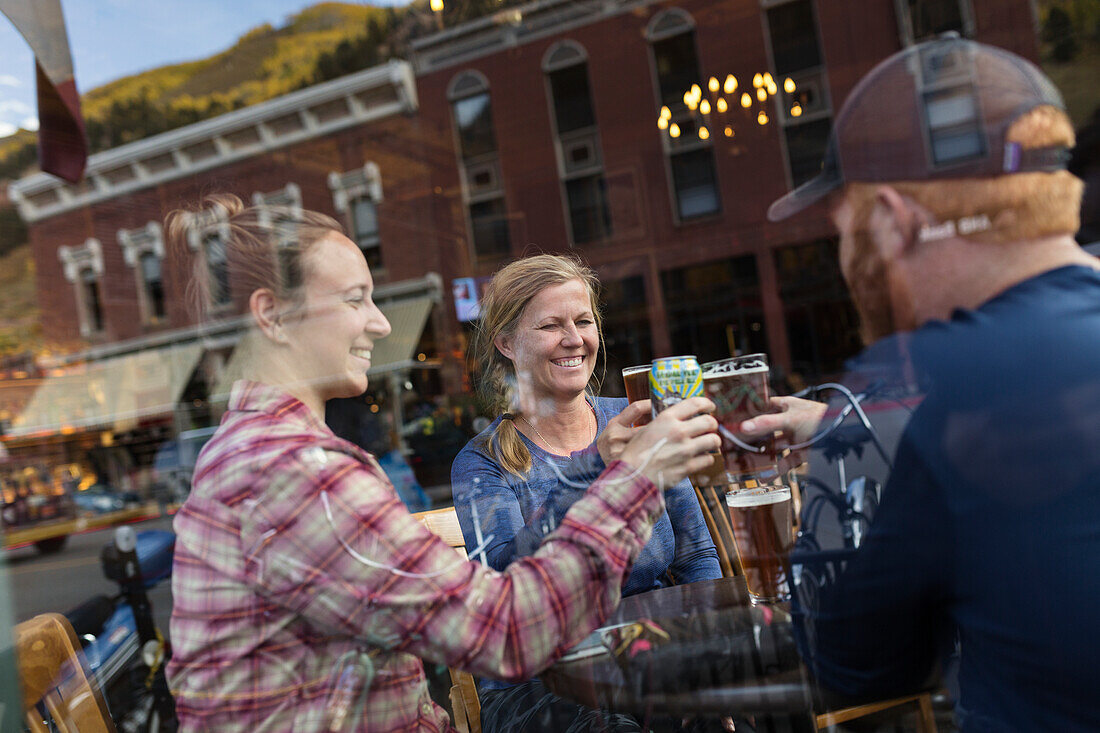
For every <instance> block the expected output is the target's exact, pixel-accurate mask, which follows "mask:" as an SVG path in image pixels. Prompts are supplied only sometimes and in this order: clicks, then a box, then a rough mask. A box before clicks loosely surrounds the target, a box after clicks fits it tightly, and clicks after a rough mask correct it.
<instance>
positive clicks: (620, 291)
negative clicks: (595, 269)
mask: <svg viewBox="0 0 1100 733" xmlns="http://www.w3.org/2000/svg"><path fill="white" fill-rule="evenodd" d="M601 294H602V296H603V306H602V308H601V309H600V312H601V313H602V314H603V338H604V348H605V351H606V353H607V377H606V378H605V379H604V389H603V393H604V394H607V395H614V396H616V397H622V396H624V395H623V390H622V380H621V379H620V374H621V372H622V370H623V369H624V368H625V367H630V366H637V365H638V364H644V363H646V362H648V361H650V360H651V359H652V358H653V356H652V354H653V336H652V334H651V332H650V325H649V310H648V306H647V298H646V291H645V278H643V277H642V276H641V275H634V276H632V277H625V278H622V279H620V280H603V281H602V282H601Z"/></svg>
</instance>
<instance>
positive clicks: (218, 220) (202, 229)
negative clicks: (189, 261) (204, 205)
mask: <svg viewBox="0 0 1100 733" xmlns="http://www.w3.org/2000/svg"><path fill="white" fill-rule="evenodd" d="M185 216H186V220H185V221H184V225H185V227H186V229H187V246H188V247H190V248H191V250H192V251H194V252H202V251H203V248H202V241H203V239H204V238H205V237H206V235H207V234H210V233H211V232H212V231H215V230H216V231H217V232H218V235H219V236H221V238H222V239H223V240H225V241H226V242H228V241H229V235H230V230H229V219H228V217H227V216H226V215H225V211H224V210H222V208H221V207H215V208H210V209H203V210H202V211H194V212H188V213H187V214H185Z"/></svg>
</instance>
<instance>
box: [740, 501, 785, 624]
mask: <svg viewBox="0 0 1100 733" xmlns="http://www.w3.org/2000/svg"><path fill="white" fill-rule="evenodd" d="M726 508H727V509H728V510H729V514H730V524H732V525H733V544H734V547H735V548H736V549H737V560H738V562H739V563H740V564H741V572H742V573H743V574H744V576H745V583H746V585H747V586H748V589H749V599H750V600H751V601H752V602H753V604H757V603H763V602H773V601H788V600H790V597H791V588H790V577H791V560H790V553H791V545H792V544H793V543H794V537H793V534H794V533H793V531H792V527H791V520H792V516H791V489H790V487H788V486H758V487H756V488H752V489H744V488H738V489H734V490H733V491H730V492H728V493H727V494H726Z"/></svg>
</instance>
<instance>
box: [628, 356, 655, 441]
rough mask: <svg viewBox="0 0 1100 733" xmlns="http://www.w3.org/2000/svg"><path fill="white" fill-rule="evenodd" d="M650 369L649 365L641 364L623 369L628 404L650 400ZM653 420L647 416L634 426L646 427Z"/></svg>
mask: <svg viewBox="0 0 1100 733" xmlns="http://www.w3.org/2000/svg"><path fill="white" fill-rule="evenodd" d="M649 368H650V365H649V364H639V365H638V366H632V367H627V368H626V369H623V386H624V387H626V401H627V402H637V401H638V400H648V399H649ZM651 419H652V418H651V417H650V416H649V415H645V416H644V417H641V418H639V419H638V421H637V422H636V423H634V425H635V426H639V425H645V424H646V423H648V422H649V421H650V420H651Z"/></svg>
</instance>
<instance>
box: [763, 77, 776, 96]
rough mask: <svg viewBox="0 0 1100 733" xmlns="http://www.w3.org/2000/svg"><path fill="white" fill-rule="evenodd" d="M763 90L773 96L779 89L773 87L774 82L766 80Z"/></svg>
mask: <svg viewBox="0 0 1100 733" xmlns="http://www.w3.org/2000/svg"><path fill="white" fill-rule="evenodd" d="M764 88H765V89H767V90H768V94H775V93H776V92H778V91H779V87H777V86H776V85H775V82H774V81H772V80H771V79H768V80H767V81H765V82H764Z"/></svg>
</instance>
